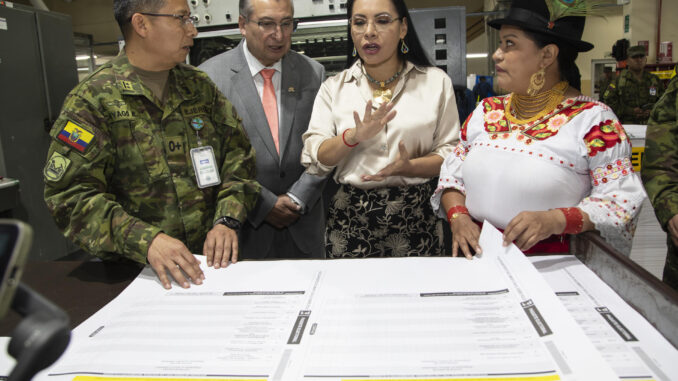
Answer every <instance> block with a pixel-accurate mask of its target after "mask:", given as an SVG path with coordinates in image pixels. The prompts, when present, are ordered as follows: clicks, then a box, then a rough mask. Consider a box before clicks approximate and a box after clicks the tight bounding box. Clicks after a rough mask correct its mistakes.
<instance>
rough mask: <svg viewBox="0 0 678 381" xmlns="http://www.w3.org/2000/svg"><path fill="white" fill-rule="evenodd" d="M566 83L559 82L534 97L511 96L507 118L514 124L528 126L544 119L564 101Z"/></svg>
mask: <svg viewBox="0 0 678 381" xmlns="http://www.w3.org/2000/svg"><path fill="white" fill-rule="evenodd" d="M567 87H568V83H567V82H566V81H562V82H559V83H558V84H556V85H555V86H553V87H552V88H551V89H550V90H548V91H544V92H543V93H539V94H537V95H534V96H530V95H519V94H516V93H512V94H511V98H510V99H509V103H508V112H507V113H506V117H507V118H508V120H509V121H510V122H511V123H513V124H526V123H530V122H534V121H535V120H537V119H539V118H542V117H544V116H545V115H546V114H548V113H549V112H551V111H552V110H554V109H555V108H556V107H557V106H558V104H560V102H562V100H563V94H565V90H567Z"/></svg>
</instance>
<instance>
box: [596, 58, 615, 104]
mask: <svg viewBox="0 0 678 381" xmlns="http://www.w3.org/2000/svg"><path fill="white" fill-rule="evenodd" d="M616 78H617V75H616V74H615V73H614V72H613V71H612V68H611V67H609V66H605V67H603V78H601V79H599V80H598V83H597V86H598V100H599V101H601V102H602V101H603V95H604V94H605V90H607V88H608V87H609V86H610V83H612V82H613V81H614V80H615V79H616Z"/></svg>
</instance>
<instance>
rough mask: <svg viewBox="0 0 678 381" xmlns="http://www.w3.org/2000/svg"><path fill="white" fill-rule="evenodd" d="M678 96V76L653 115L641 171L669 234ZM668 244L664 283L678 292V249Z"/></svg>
mask: <svg viewBox="0 0 678 381" xmlns="http://www.w3.org/2000/svg"><path fill="white" fill-rule="evenodd" d="M677 94H678V77H674V78H673V80H671V83H669V86H668V89H667V90H666V93H665V94H664V96H663V97H662V98H661V99H660V100H659V102H657V105H656V106H655V108H654V109H653V110H652V114H651V115H650V122H649V124H648V126H647V134H646V138H645V147H646V148H645V157H644V158H643V164H642V168H641V174H642V178H643V182H644V183H645V190H646V191H647V194H648V196H649V197H650V201H651V202H652V206H654V210H655V214H656V215H657V219H658V220H659V222H660V223H661V225H662V228H663V229H664V230H665V231H666V230H667V229H668V228H667V224H668V222H669V220H671V218H673V216H675V215H676V214H678V121H676V114H677V113H678V98H677V97H676V95H677ZM667 245H668V247H669V252H668V254H667V256H666V265H665V266H664V281H665V282H666V283H667V284H668V285H670V286H671V287H673V288H675V289H676V290H678V248H677V247H676V246H675V245H674V244H673V241H672V240H671V238H670V237H668V239H667Z"/></svg>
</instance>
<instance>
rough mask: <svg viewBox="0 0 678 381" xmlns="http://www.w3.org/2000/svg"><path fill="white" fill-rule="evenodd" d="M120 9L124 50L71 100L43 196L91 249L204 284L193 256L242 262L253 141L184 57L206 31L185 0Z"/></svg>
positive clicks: (139, 0)
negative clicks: (240, 235) (240, 247)
mask: <svg viewBox="0 0 678 381" xmlns="http://www.w3.org/2000/svg"><path fill="white" fill-rule="evenodd" d="M153 5H155V7H154V6H153ZM114 10H115V16H116V20H118V23H119V24H120V26H121V29H122V30H123V34H124V36H125V41H126V46H125V49H124V51H123V52H121V53H120V55H118V57H116V58H115V59H113V60H112V61H110V62H109V63H107V64H105V65H103V66H102V67H100V68H99V69H98V70H97V71H96V72H94V73H93V74H92V75H90V76H89V77H88V78H87V79H85V80H84V81H82V82H81V83H80V84H79V85H78V86H76V87H75V88H74V89H73V90H72V91H71V93H70V94H69V95H68V97H67V98H66V100H65V102H64V106H63V109H62V111H61V114H60V115H59V118H58V120H57V121H56V123H55V124H54V126H53V127H52V131H51V136H52V138H53V141H52V144H51V146H50V149H49V153H48V156H47V164H46V166H45V170H44V173H43V174H44V181H45V201H46V202H47V206H48V208H49V210H50V211H51V213H52V215H53V216H54V219H55V221H56V223H57V225H58V226H59V228H60V229H62V230H63V232H64V234H65V235H66V236H67V237H69V238H70V239H72V240H73V241H75V242H76V243H77V244H78V245H80V246H81V247H82V248H84V249H85V250H87V251H88V252H90V253H92V254H94V255H97V256H99V257H101V258H104V259H114V258H120V257H121V256H122V257H125V258H128V259H131V260H134V261H137V262H141V263H149V264H150V265H151V266H152V267H153V269H154V270H155V271H156V273H157V275H158V277H159V279H160V281H161V283H162V284H163V286H164V287H165V288H170V287H171V285H170V280H169V278H168V276H167V272H168V271H169V272H170V274H171V276H172V277H173V278H174V279H175V280H176V281H177V283H178V284H179V285H181V286H182V287H189V283H188V281H187V280H186V278H185V276H184V274H182V271H181V270H183V273H185V274H186V275H188V277H189V278H190V280H192V281H193V282H194V283H196V284H200V283H202V279H204V275H203V273H202V270H200V267H199V261H198V260H197V259H196V258H195V257H193V255H192V253H203V254H205V255H206V256H207V263H208V265H209V266H212V264H214V267H215V268H218V267H219V266H225V265H227V263H228V261H229V260H231V261H233V262H235V261H236V260H237V251H238V237H237V229H238V228H239V224H240V222H241V221H244V220H245V218H246V216H247V214H248V212H249V211H250V210H251V209H252V208H253V207H254V205H255V203H256V200H257V198H258V195H259V191H260V186H259V184H258V183H257V182H256V181H255V180H254V178H255V161H254V157H255V156H254V150H253V149H252V148H251V146H250V143H249V140H248V139H247V136H246V134H245V132H244V130H243V128H242V125H241V123H240V119H239V117H238V116H237V114H236V112H235V109H234V108H233V107H232V105H231V104H230V102H229V101H228V100H227V99H226V98H225V97H224V96H223V95H222V94H221V93H220V92H219V91H218V90H217V88H216V86H215V85H214V84H213V83H212V82H211V80H210V79H209V78H208V77H207V75H206V74H204V73H203V72H201V71H199V70H197V69H195V68H194V67H192V66H188V65H185V64H183V63H182V62H183V61H184V60H185V59H186V54H187V53H188V51H189V47H190V46H191V45H192V43H193V37H194V36H195V35H196V33H197V31H196V29H195V27H194V25H193V23H192V20H191V19H190V16H189V14H190V10H189V7H188V4H187V3H186V0H161V1H157V0H115V1H114ZM212 155H213V156H212ZM196 172H197V176H196ZM198 184H200V185H198Z"/></svg>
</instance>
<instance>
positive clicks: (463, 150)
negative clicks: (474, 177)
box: [454, 142, 469, 161]
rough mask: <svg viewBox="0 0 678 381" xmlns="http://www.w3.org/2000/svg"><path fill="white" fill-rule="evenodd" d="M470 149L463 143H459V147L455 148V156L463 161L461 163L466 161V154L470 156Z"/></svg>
mask: <svg viewBox="0 0 678 381" xmlns="http://www.w3.org/2000/svg"><path fill="white" fill-rule="evenodd" d="M468 152H469V149H468V147H466V146H465V145H464V144H463V143H462V142H459V143H457V146H456V147H454V155H455V156H457V157H458V158H460V159H461V161H464V160H466V154H468Z"/></svg>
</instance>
